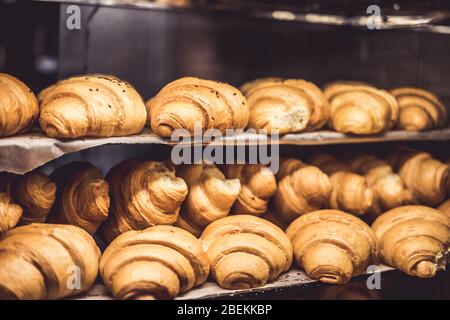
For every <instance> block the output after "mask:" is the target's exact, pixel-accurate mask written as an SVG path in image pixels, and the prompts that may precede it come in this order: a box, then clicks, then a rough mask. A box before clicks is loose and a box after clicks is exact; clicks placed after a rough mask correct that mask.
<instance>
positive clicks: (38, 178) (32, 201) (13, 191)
mask: <svg viewBox="0 0 450 320" xmlns="http://www.w3.org/2000/svg"><path fill="white" fill-rule="evenodd" d="M1 191H3V192H6V193H7V194H9V195H10V196H11V198H12V199H13V201H14V202H15V203H17V204H18V205H20V206H21V207H22V209H23V215H22V217H21V224H29V223H34V222H44V221H45V219H46V218H47V214H48V213H49V211H50V209H51V208H52V206H53V203H54V202H55V198H56V184H55V183H54V182H52V181H51V180H50V178H49V177H48V176H47V175H46V174H43V173H40V172H37V171H33V172H30V173H27V174H25V175H16V174H12V173H0V192H1Z"/></svg>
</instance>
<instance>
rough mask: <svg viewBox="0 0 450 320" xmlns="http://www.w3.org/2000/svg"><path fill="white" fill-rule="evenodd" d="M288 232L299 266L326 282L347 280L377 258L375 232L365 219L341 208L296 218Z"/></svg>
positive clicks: (362, 270)
mask: <svg viewBox="0 0 450 320" xmlns="http://www.w3.org/2000/svg"><path fill="white" fill-rule="evenodd" d="M286 234H287V236H288V237H289V239H290V240H291V242H292V246H293V247H294V256H295V259H296V261H297V264H298V266H299V267H301V268H303V269H304V270H305V271H306V273H307V274H308V276H309V277H310V278H312V279H317V280H320V281H322V282H327V283H333V284H340V283H346V282H348V281H349V280H350V278H351V277H352V276H354V275H358V274H361V273H363V272H365V271H366V269H367V267H368V266H369V265H371V264H375V263H376V262H377V257H378V247H377V242H376V238H375V234H374V233H373V231H372V230H371V229H370V227H369V226H368V225H366V224H365V223H364V222H363V221H362V220H360V219H358V218H357V217H355V216H353V215H351V214H348V213H345V212H343V211H339V210H318V211H313V212H310V213H307V214H305V215H303V216H301V217H300V218H298V219H296V220H295V221H294V222H292V223H291V224H290V225H289V227H288V228H287V230H286Z"/></svg>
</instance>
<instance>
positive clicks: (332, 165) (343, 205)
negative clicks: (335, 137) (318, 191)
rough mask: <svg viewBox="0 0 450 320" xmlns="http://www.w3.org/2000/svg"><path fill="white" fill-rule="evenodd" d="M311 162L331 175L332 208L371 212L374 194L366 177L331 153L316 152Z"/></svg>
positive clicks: (358, 212)
mask: <svg viewBox="0 0 450 320" xmlns="http://www.w3.org/2000/svg"><path fill="white" fill-rule="evenodd" d="M309 163H311V164H313V165H315V166H318V167H319V168H320V169H321V170H323V171H324V172H325V173H326V174H328V175H330V181H331V184H332V192H331V196H330V200H329V204H330V207H331V208H332V209H339V210H344V211H345V212H349V213H352V214H354V215H357V216H362V215H365V214H366V213H368V212H369V210H370V209H371V207H372V203H373V197H374V195H373V191H372V189H371V188H370V187H369V186H368V185H367V183H366V179H365V177H363V176H361V175H359V174H355V173H352V172H351V169H350V168H349V167H348V166H347V165H346V164H344V163H343V162H341V161H339V160H338V159H337V158H336V157H334V156H332V155H329V154H324V153H317V154H314V155H312V156H311V157H310V159H309Z"/></svg>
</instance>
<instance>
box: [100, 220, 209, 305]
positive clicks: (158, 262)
mask: <svg viewBox="0 0 450 320" xmlns="http://www.w3.org/2000/svg"><path fill="white" fill-rule="evenodd" d="M100 274H101V276H102V278H103V281H104V283H105V286H106V287H107V288H108V289H109V290H110V291H111V292H112V293H113V295H114V297H115V298H117V299H139V300H144V299H145V300H150V299H151V300H153V299H173V298H175V297H176V296H177V295H178V294H180V293H184V292H186V291H188V290H190V289H192V288H193V287H194V286H198V285H201V284H202V283H204V282H205V281H206V279H207V278H208V274H209V263H208V258H207V257H206V254H205V252H204V251H203V248H202V246H201V243H200V241H198V240H197V239H196V238H195V237H194V236H193V235H191V234H190V233H189V232H187V231H185V230H182V229H180V228H176V227H172V226H155V227H150V228H147V229H145V230H142V231H128V232H125V233H123V234H121V235H120V236H118V237H117V238H116V239H114V241H113V242H112V243H111V244H110V245H109V247H108V248H106V251H105V252H104V253H103V256H102V258H101V261H100Z"/></svg>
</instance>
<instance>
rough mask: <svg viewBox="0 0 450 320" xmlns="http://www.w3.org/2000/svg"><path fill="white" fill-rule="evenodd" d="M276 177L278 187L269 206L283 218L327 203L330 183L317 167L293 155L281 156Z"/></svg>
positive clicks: (296, 215) (290, 219) (322, 206)
mask: <svg viewBox="0 0 450 320" xmlns="http://www.w3.org/2000/svg"><path fill="white" fill-rule="evenodd" d="M277 178H278V179H279V180H278V188H277V191H276V192H275V195H274V196H273V201H272V207H273V212H274V213H275V214H276V215H277V216H278V217H280V218H281V219H282V220H284V221H285V222H291V221H292V220H294V219H295V218H297V217H298V216H300V215H302V214H305V213H307V212H310V211H314V210H318V209H322V208H326V207H327V206H328V201H329V198H330V195H331V191H332V186H331V182H330V179H329V178H328V176H327V175H326V174H325V173H323V172H322V171H321V170H320V169H319V168H317V167H315V166H311V165H308V164H305V163H303V162H301V161H300V160H297V159H284V160H282V161H281V164H280V169H279V172H278V174H277Z"/></svg>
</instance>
